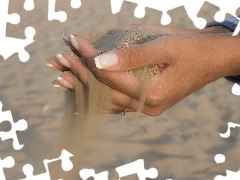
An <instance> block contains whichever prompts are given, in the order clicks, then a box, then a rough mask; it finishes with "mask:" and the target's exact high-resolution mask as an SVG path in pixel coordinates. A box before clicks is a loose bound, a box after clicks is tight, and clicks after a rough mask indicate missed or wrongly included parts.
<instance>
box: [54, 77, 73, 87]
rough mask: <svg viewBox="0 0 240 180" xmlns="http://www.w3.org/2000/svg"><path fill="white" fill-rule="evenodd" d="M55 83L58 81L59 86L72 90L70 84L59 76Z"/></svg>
mask: <svg viewBox="0 0 240 180" xmlns="http://www.w3.org/2000/svg"><path fill="white" fill-rule="evenodd" d="M57 81H58V82H59V83H60V84H61V85H63V86H65V87H67V88H70V89H73V86H72V84H71V83H70V82H68V81H67V80H65V79H63V78H62V77H60V76H59V77H57Z"/></svg>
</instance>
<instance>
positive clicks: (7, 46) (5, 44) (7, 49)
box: [0, 0, 36, 62]
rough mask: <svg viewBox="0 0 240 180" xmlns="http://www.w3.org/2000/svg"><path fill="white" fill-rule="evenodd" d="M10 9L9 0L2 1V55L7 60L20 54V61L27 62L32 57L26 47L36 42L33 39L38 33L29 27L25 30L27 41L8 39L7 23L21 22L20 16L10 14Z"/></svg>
mask: <svg viewBox="0 0 240 180" xmlns="http://www.w3.org/2000/svg"><path fill="white" fill-rule="evenodd" d="M8 7H9V0H1V1H0V17H1V18H0V42H1V46H0V55H2V56H3V58H4V60H6V59H7V58H9V57H10V56H11V55H13V54H14V53H18V56H19V59H20V61H22V62H26V61H27V60H28V59H29V58H30V55H29V53H28V52H26V51H25V47H26V46H28V45H29V44H32V43H33V42H34V40H33V37H34V35H35V33H36V32H35V29H34V28H33V27H27V28H26V29H25V36H26V39H18V38H11V37H6V25H7V23H8V22H9V23H11V24H18V23H19V22H20V16H19V14H16V13H13V14H8Z"/></svg>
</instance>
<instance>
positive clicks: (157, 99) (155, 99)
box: [146, 93, 161, 107]
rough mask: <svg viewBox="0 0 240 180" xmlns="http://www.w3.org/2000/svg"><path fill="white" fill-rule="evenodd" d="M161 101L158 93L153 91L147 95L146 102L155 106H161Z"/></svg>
mask: <svg viewBox="0 0 240 180" xmlns="http://www.w3.org/2000/svg"><path fill="white" fill-rule="evenodd" d="M160 102H161V98H160V97H158V96H156V94H154V93H151V94H149V95H147V97H146V103H147V104H149V105H150V106H154V107H156V106H159V104H160Z"/></svg>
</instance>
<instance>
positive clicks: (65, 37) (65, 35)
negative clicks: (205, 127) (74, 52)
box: [63, 33, 69, 41]
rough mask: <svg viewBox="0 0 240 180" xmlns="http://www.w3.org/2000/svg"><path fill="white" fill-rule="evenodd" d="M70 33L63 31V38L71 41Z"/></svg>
mask: <svg viewBox="0 0 240 180" xmlns="http://www.w3.org/2000/svg"><path fill="white" fill-rule="evenodd" d="M68 36H69V33H63V39H64V40H65V41H69V37H68Z"/></svg>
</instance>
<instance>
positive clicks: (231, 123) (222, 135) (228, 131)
mask: <svg viewBox="0 0 240 180" xmlns="http://www.w3.org/2000/svg"><path fill="white" fill-rule="evenodd" d="M235 127H240V124H236V123H233V122H228V129H227V132H225V133H222V134H221V133H219V135H220V136H221V137H222V138H228V137H229V136H230V134H231V128H235Z"/></svg>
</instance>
